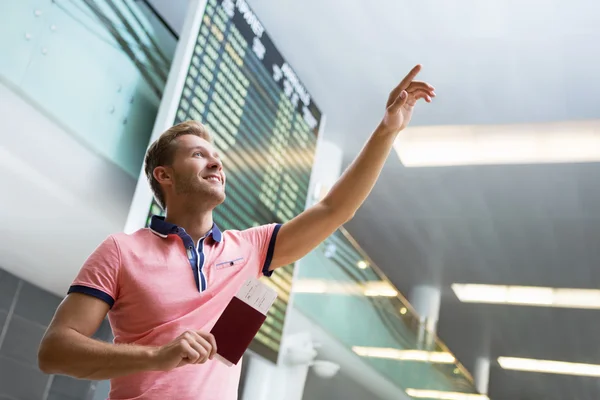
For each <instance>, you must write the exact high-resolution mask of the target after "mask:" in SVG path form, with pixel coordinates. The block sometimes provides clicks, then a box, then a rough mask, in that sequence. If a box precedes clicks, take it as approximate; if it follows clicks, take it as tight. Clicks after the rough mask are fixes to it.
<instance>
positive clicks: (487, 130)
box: [394, 121, 600, 167]
mask: <svg viewBox="0 0 600 400" xmlns="http://www.w3.org/2000/svg"><path fill="white" fill-rule="evenodd" d="M394 148H395V150H396V153H397V154H398V156H399V157H400V160H401V161H402V164H404V165H405V166H406V167H427V166H452V165H486V164H487V165H491V164H496V165H502V164H540V163H565V162H568V163H574V162H597V161H600V123H598V122H596V121H592V122H581V123H578V122H574V123H568V122H566V123H549V124H522V125H500V126H492V125H480V126H479V125H477V126H432V127H413V128H409V129H406V130H405V131H404V132H402V133H401V134H400V135H399V136H398V139H396V141H395V143H394Z"/></svg>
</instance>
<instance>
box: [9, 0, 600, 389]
mask: <svg viewBox="0 0 600 400" xmlns="http://www.w3.org/2000/svg"><path fill="white" fill-rule="evenodd" d="M599 41H600V5H598V4H597V3H596V2H593V1H591V0H573V1H570V2H564V1H562V2H561V1H557V0H544V1H541V0H527V1H525V2H523V1H521V2H517V1H514V0H509V1H506V0H505V1H498V0H491V1H488V2H478V1H474V0H467V1H461V2H458V1H453V0H447V1H444V2H442V1H421V2H417V3H415V2H407V1H392V0H377V1H372V2H366V1H361V0H346V1H333V0H327V1H316V0H305V1H288V0H279V1H274V0H189V1H188V0H19V1H9V0H2V1H0V182H2V191H1V193H2V195H1V196H0V217H1V221H2V223H1V224H0V399H10V400H15V399H18V400H21V399H23V400H25V399H27V400H29V399H36V400H37V399H42V400H58V399H65V400H74V399H90V400H91V399H94V400H96V399H104V398H106V395H107V391H108V382H90V381H85V380H76V379H71V378H67V377H64V376H49V375H45V374H43V373H42V372H40V371H39V369H38V368H37V346H38V344H39V341H40V339H41V337H42V335H43V333H44V330H45V328H46V327H47V325H48V323H49V321H50V319H51V318H52V315H53V313H54V311H55V309H56V307H57V305H58V304H59V302H60V301H61V299H62V298H63V297H64V296H65V294H66V290H67V289H68V287H69V285H70V283H71V281H72V280H73V278H74V276H75V274H76V273H77V271H78V270H79V268H80V267H81V265H82V263H83V262H84V260H85V259H86V257H87V256H88V255H89V254H90V253H91V252H92V251H93V250H94V249H95V247H96V246H97V245H98V244H99V243H100V242H101V241H102V240H103V239H104V238H105V237H106V236H107V235H108V234H110V233H113V232H118V231H123V230H125V231H132V230H135V229H139V228H141V227H143V226H144V225H145V224H146V223H147V219H148V217H149V215H151V214H153V213H154V214H160V213H161V212H162V210H161V209H160V207H158V206H157V205H156V204H155V203H154V202H153V200H152V196H151V194H150V191H149V188H148V187H147V184H146V182H145V177H144V176H143V174H140V172H141V168H142V162H143V156H144V153H145V150H146V148H147V146H148V144H149V143H150V142H151V141H152V140H153V139H154V138H155V137H156V136H157V135H158V134H160V133H161V132H162V131H163V130H164V129H166V128H167V127H169V126H171V125H173V124H174V123H177V122H180V121H183V120H187V119H196V120H199V121H201V122H202V123H204V124H206V125H207V126H209V128H210V129H211V130H212V131H213V132H214V135H215V143H216V145H217V147H218V148H219V149H220V150H221V152H222V153H223V158H224V162H225V168H226V170H227V173H228V177H229V180H228V189H227V190H228V199H227V201H226V202H225V203H224V204H223V205H222V206H220V207H219V208H218V209H217V210H216V212H215V220H216V222H217V224H218V225H219V226H221V227H222V228H223V229H230V228H238V229H243V228H247V227H251V226H255V225H258V224H263V223H270V222H285V221H287V220H289V219H290V218H292V217H293V216H294V215H296V214H298V213H299V212H301V211H302V210H303V209H304V208H305V207H307V206H310V205H311V204H314V203H315V202H316V201H318V200H319V199H320V198H321V197H322V196H323V195H324V194H325V193H326V192H327V190H329V188H331V186H332V185H333V183H334V182H335V181H336V179H337V178H338V177H339V175H340V174H341V172H342V171H343V170H344V168H345V167H346V166H347V165H348V164H349V163H350V162H351V161H352V160H353V158H354V157H355V156H356V155H357V154H358V152H359V151H360V149H361V148H362V146H363V144H364V142H365V140H366V139H367V138H368V137H369V135H370V133H371V132H372V131H373V129H374V128H375V127H376V125H377V123H378V122H379V120H380V118H381V117H382V115H383V111H384V107H385V102H386V100H387V96H388V94H389V91H390V90H391V89H392V88H393V87H394V86H395V85H396V84H397V83H398V81H399V80H400V79H401V78H402V77H403V76H404V75H405V74H406V73H407V72H408V71H409V70H410V68H412V67H413V66H414V65H415V64H417V63H420V64H422V65H423V70H422V72H421V74H420V76H419V79H422V80H426V81H428V82H430V83H431V84H433V85H434V86H435V88H436V93H437V97H436V98H435V99H434V101H433V103H432V104H425V103H423V104H420V105H419V106H418V107H417V109H416V111H415V115H414V117H413V121H412V123H411V125H410V127H409V128H408V129H406V130H405V131H403V132H402V133H401V135H400V136H399V137H398V139H397V141H396V143H395V146H394V151H393V152H392V153H391V154H390V157H389V159H388V161H387V163H386V165H385V168H384V170H383V172H382V175H381V177H380V179H379V181H378V183H377V185H376V187H375V189H374V190H373V192H372V194H371V196H370V197H369V199H368V200H367V201H366V203H365V204H364V205H363V207H362V208H361V209H360V210H359V211H358V213H357V214H356V216H355V218H354V219H353V220H351V221H350V222H348V223H347V224H346V225H345V226H344V227H343V228H341V229H340V230H338V231H337V232H336V233H335V234H334V235H332V236H331V237H330V238H328V239H327V240H326V241H325V242H324V243H323V244H322V245H321V246H319V248H317V249H316V250H315V251H313V252H312V253H310V254H309V255H308V256H306V257H305V258H304V259H302V260H300V261H299V262H297V263H296V264H295V265H290V266H287V267H285V268H284V269H281V270H278V271H277V272H276V273H275V274H274V276H273V278H272V279H270V280H265V282H266V283H268V284H269V285H271V286H272V287H273V288H274V289H275V290H277V292H278V295H279V296H278V300H277V302H276V304H275V306H274V307H273V308H272V309H271V311H270V313H269V315H268V318H267V321H266V322H265V324H264V325H263V327H262V328H261V331H260V332H259V334H258V335H257V336H256V338H255V339H254V342H253V343H252V345H251V347H250V349H249V350H248V353H247V355H246V356H245V357H244V362H243V367H244V369H243V379H242V383H241V385H240V390H239V392H240V399H243V400H262V399H282V400H294V399H298V400H299V399H305V400H313V399H315V400H319V399H345V400H346V399H348V400H362V399H386V400H387V399H448V400H483V399H493V400H536V399H545V400H596V399H598V398H600V385H599V381H598V377H600V349H598V346H596V345H594V343H595V342H596V339H595V338H597V337H598V336H599V335H600V324H599V323H598V322H595V321H596V320H595V317H596V316H597V315H596V313H598V309H599V308H600V290H599V289H598V287H599V286H600V272H599V270H598V268H597V266H598V264H599V262H600V250H599V249H597V248H596V246H595V244H596V243H595V241H596V240H598V239H599V238H600V219H599V217H600V189H599V188H598V185H597V184H596V180H597V176H599V174H600V168H599V166H598V165H599V164H598V161H600V106H599V105H598V101H597V100H596V98H595V93H597V92H598V91H599V90H600V78H599V76H598V72H597V71H599V70H600V51H599V50H598V46H597V43H598V42H599ZM96 337H97V338H98V339H101V340H112V334H111V330H110V326H108V323H107V322H106V323H105V324H104V325H103V326H102V327H101V329H100V330H99V331H98V332H97V333H96Z"/></svg>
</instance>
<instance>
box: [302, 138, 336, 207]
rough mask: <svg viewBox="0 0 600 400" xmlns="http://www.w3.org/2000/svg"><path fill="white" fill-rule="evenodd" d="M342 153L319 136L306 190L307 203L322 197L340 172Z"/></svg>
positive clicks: (314, 201)
mask: <svg viewBox="0 0 600 400" xmlns="http://www.w3.org/2000/svg"><path fill="white" fill-rule="evenodd" d="M342 157H343V153H342V150H341V149H340V148H339V146H337V145H335V144H333V143H332V142H329V141H327V140H324V139H321V138H319V140H318V142H317V148H316V151H315V158H314V163H313V169H312V173H311V178H310V187H309V190H308V201H307V203H308V204H307V205H309V206H310V205H313V204H314V203H316V202H317V201H319V200H320V199H322V198H323V196H325V194H327V192H329V190H330V189H331V187H332V186H333V185H334V184H335V183H336V182H337V180H338V178H339V177H340V175H341V174H342Z"/></svg>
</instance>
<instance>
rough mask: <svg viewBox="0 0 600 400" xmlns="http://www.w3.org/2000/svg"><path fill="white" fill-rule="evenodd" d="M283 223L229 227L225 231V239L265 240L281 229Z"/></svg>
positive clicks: (230, 240) (227, 240)
mask: <svg viewBox="0 0 600 400" xmlns="http://www.w3.org/2000/svg"><path fill="white" fill-rule="evenodd" d="M280 226H281V224H279V223H270V224H265V225H259V226H253V227H251V228H247V229H240V230H237V229H230V230H229V229H228V230H226V231H224V232H223V241H224V242H225V243H227V242H232V241H233V242H236V241H237V242H242V241H243V242H251V243H256V242H264V241H265V240H269V239H270V238H271V236H272V235H273V233H274V232H277V230H279V227H280Z"/></svg>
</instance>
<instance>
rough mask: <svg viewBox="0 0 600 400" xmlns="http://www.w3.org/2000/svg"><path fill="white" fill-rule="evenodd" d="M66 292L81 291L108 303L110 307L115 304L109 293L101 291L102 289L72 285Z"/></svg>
mask: <svg viewBox="0 0 600 400" xmlns="http://www.w3.org/2000/svg"><path fill="white" fill-rule="evenodd" d="M67 293H83V294H87V295H90V296H94V297H96V298H98V299H100V300H102V301H104V302H106V304H108V305H109V306H110V308H112V306H113V305H114V304H115V299H113V298H112V296H111V295H109V294H107V293H105V292H103V291H102V290H98V289H94V288H91V287H87V286H82V285H73V286H71V287H70V288H69V291H68V292H67Z"/></svg>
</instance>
